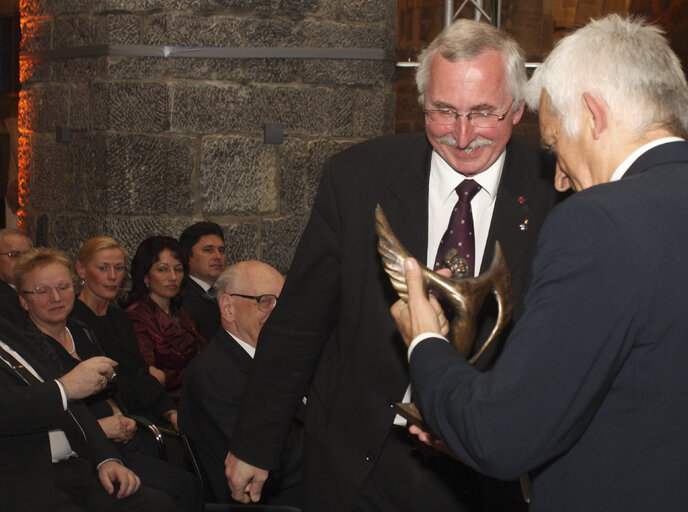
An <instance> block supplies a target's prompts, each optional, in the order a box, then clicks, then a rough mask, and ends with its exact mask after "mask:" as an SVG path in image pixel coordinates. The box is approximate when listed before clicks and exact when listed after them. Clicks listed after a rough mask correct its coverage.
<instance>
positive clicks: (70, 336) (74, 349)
mask: <svg viewBox="0 0 688 512" xmlns="http://www.w3.org/2000/svg"><path fill="white" fill-rule="evenodd" d="M65 330H66V331H67V334H69V339H70V340H72V350H68V351H67V353H68V354H69V355H70V356H73V355H74V353H75V352H76V344H75V343H74V338H73V337H72V333H71V332H70V331H69V329H68V328H67V327H65Z"/></svg>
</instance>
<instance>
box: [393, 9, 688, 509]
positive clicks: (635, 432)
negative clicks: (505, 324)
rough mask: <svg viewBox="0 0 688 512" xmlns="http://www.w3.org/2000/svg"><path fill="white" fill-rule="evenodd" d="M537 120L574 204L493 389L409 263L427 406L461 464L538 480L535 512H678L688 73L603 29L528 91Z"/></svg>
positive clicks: (683, 493)
mask: <svg viewBox="0 0 688 512" xmlns="http://www.w3.org/2000/svg"><path fill="white" fill-rule="evenodd" d="M564 76H566V77H567V79H566V80H562V79H561V78H562V77H564ZM528 103H529V104H530V105H532V106H533V107H537V106H538V104H539V115H540V130H541V133H542V139H543V141H544V143H545V144H547V145H548V146H550V147H551V148H552V149H553V150H554V151H555V152H556V154H557V158H558V166H557V176H556V182H555V183H556V185H557V188H559V189H566V188H568V187H569V186H570V187H573V189H574V190H576V191H577V192H578V193H576V194H575V195H574V196H572V197H571V198H569V199H567V200H566V201H564V202H563V203H562V204H561V205H559V206H558V207H557V208H555V209H554V210H553V211H552V213H551V214H550V216H549V217H548V220H547V221H546V222H545V225H544V226H543V228H542V231H541V234H540V240H539V243H538V252H537V256H536V258H535V262H534V265H533V281H532V285H531V288H530V291H529V292H528V295H527V298H526V302H525V312H524V314H523V316H522V317H521V319H520V320H519V322H518V323H517V324H516V326H515V327H514V329H513V331H512V333H511V336H510V337H509V339H508V341H507V344H506V348H505V350H504V352H503V353H502V355H501V356H500V358H499V360H498V361H497V363H496V365H495V366H494V368H493V369H492V370H491V371H489V372H487V373H483V374H479V373H478V372H476V371H475V369H474V368H472V367H471V366H470V365H469V364H468V363H467V362H466V361H465V360H464V359H463V358H462V357H461V356H459V355H458V353H457V352H456V351H454V350H453V349H452V348H450V347H449V346H448V344H447V343H446V342H445V340H442V339H440V338H439V337H438V335H437V334H432V333H438V332H439V331H438V324H437V318H436V316H435V314H434V310H432V309H431V308H430V305H429V303H428V301H427V300H426V298H425V297H424V296H423V294H422V292H421V290H420V289H419V286H418V282H417V269H418V267H417V265H416V264H414V263H413V262H412V261H411V262H410V263H409V262H407V267H406V268H407V271H406V275H407V280H408V281H409V288H413V290H412V291H413V293H410V296H409V304H408V307H406V305H404V304H403V303H397V304H396V305H395V306H394V308H393V313H394V314H395V317H396V318H398V320H399V325H400V329H401V330H402V332H403V333H404V339H405V340H406V341H407V343H409V342H411V341H412V340H413V342H412V343H411V347H410V349H409V352H410V365H411V378H412V382H413V386H414V390H415V399H416V403H417V404H418V405H419V407H420V409H421V411H422V413H423V416H424V418H425V420H426V421H427V423H428V425H429V426H430V427H431V429H432V430H433V431H434V432H435V433H436V434H437V435H438V437H440V438H441V439H443V440H444V441H446V442H447V443H448V444H449V446H450V447H451V448H452V449H453V451H454V452H455V453H456V454H457V456H458V457H459V459H460V460H462V461H464V462H465V463H466V464H469V465H470V466H472V467H474V468H476V469H478V470H480V471H482V472H485V473H487V474H491V475H494V476H497V477H500V478H509V477H513V476H516V475H519V474H522V473H524V472H526V471H530V472H531V475H532V477H533V480H532V501H531V511H532V512H538V511H551V510H557V511H580V510H586V511H609V510H624V511H646V510H682V509H684V508H685V507H686V503H688V488H687V487H686V485H685V482H686V481H687V480H688V443H687V441H686V436H685V432H686V431H688V410H686V408H685V407H683V404H685V403H686V402H687V401H688V378H687V377H686V368H687V367H688V343H686V341H687V340H686V336H687V334H686V333H688V315H686V307H687V306H688V295H687V294H686V289H688V274H686V272H684V271H683V266H684V264H685V254H686V252H687V251H688V231H687V230H686V226H685V219H686V217H687V216H688V202H687V201H686V192H685V191H686V190H687V189H688V142H686V141H685V137H686V134H688V85H687V84H686V78H685V76H684V75H683V72H682V70H681V64H680V61H679V60H678V59H677V57H676V56H675V55H674V53H673V52H672V51H671V49H670V47H669V45H668V44H667V42H666V40H665V39H664V37H663V36H662V32H661V30H659V29H658V28H656V27H652V26H649V25H646V24H645V23H643V22H639V21H632V20H628V19H623V18H621V17H619V16H618V15H612V16H608V17H606V18H603V19H601V20H597V21H593V22H590V23H589V24H588V25H586V26H585V27H583V28H582V29H580V30H578V31H577V32H575V33H574V34H572V35H570V36H568V37H566V38H564V39H563V40H562V41H561V42H560V43H559V44H558V45H557V47H556V48H555V49H554V51H553V52H552V54H551V55H550V56H549V57H548V58H547V60H546V61H545V62H544V64H543V65H542V66H540V68H538V70H537V71H536V72H535V74H534V76H533V78H532V79H531V82H530V83H529V85H528ZM409 265H410V267H409ZM416 336H418V337H417V338H416ZM428 337H429V338H428ZM421 435H422V439H424V440H425V441H428V440H429V438H428V436H427V434H421Z"/></svg>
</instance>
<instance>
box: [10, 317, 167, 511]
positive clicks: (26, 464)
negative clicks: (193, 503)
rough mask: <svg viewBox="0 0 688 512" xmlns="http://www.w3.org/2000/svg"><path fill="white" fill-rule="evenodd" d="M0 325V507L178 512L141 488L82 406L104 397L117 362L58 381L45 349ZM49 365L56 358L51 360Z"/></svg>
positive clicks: (99, 363)
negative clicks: (85, 401)
mask: <svg viewBox="0 0 688 512" xmlns="http://www.w3.org/2000/svg"><path fill="white" fill-rule="evenodd" d="M39 348H40V347H37V346H33V345H32V344H29V343H27V341H26V340H25V339H24V338H23V335H22V334H21V333H20V331H19V330H17V329H14V327H13V326H11V325H10V324H9V323H6V322H5V321H4V320H0V388H1V389H2V392H1V393H0V502H1V503H2V505H3V509H6V510H12V511H17V512H22V511H27V512H28V511H31V512H33V511H36V510H50V511H59V512H67V511H69V512H78V511H81V510H83V511H93V512H96V511H98V512H100V511H122V512H124V511H133V510H137V511H144V510H145V511H166V512H168V511H169V512H171V511H173V510H175V507H174V502H173V501H172V500H171V498H169V497H168V496H166V495H164V494H162V493H159V492H158V491H154V490H152V489H147V488H145V487H140V485H141V481H140V479H139V478H138V476H136V475H135V474H134V473H133V472H131V471H130V470H129V469H127V468H125V467H124V466H123V465H122V464H121V463H120V462H119V461H118V460H117V458H118V455H119V454H118V452H117V450H115V448H114V447H113V446H112V444H111V443H110V442H109V441H108V440H107V438H106V437H105V434H104V433H103V431H102V430H101V429H100V427H99V425H98V423H97V422H96V420H95V418H94V417H93V416H92V415H91V413H90V412H89V411H88V409H87V408H86V406H84V405H83V404H82V403H81V402H80V399H82V398H85V397H87V396H89V395H91V394H93V393H95V392H98V391H101V390H102V389H104V388H105V386H106V385H107V382H108V379H109V378H112V377H113V375H114V366H115V364H116V363H115V361H113V360H111V359H108V358H105V357H95V358H91V359H89V360H88V361H84V362H83V363H81V364H79V365H78V366H77V367H75V368H74V369H73V370H72V371H70V372H69V373H67V374H65V375H63V376H61V377H60V378H59V379H57V378H56V377H57V375H56V374H55V372H54V366H53V364H54V363H56V361H54V362H53V361H51V360H50V357H51V356H50V355H49V354H50V348H49V347H43V348H44V350H39ZM52 357H55V356H54V354H53V356H52Z"/></svg>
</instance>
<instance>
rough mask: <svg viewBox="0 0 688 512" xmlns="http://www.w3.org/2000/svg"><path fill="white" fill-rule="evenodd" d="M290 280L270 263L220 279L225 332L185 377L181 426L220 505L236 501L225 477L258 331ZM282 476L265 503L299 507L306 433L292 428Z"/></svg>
mask: <svg viewBox="0 0 688 512" xmlns="http://www.w3.org/2000/svg"><path fill="white" fill-rule="evenodd" d="M283 284H284V278H283V277H282V275H281V274H280V273H279V272H278V271H277V270H275V269H274V268H272V267H271V266H270V265H267V264H265V263H262V262H260V261H243V262H241V263H236V264H234V265H232V266H231V267H229V268H227V269H226V270H225V271H224V272H223V273H222V274H220V277H219V278H218V279H217V281H216V283H215V285H216V286H217V291H218V300H219V304H220V312H221V315H222V329H220V330H219V331H218V332H217V334H216V335H215V337H214V338H213V339H212V341H211V342H210V344H209V345H208V347H207V348H206V349H205V350H203V351H202V352H201V353H200V354H199V355H198V356H196V358H194V360H193V361H192V362H191V364H190V365H189V367H188V368H187V370H186V374H185V376H184V385H183V389H182V401H181V404H180V407H179V424H180V427H181V429H182V431H183V432H184V433H185V434H187V435H188V436H189V437H190V438H191V439H192V441H193V442H194V444H195V446H196V450H197V452H198V456H199V459H200V461H201V464H202V466H203V468H204V469H205V473H206V474H207V477H208V480H209V481H210V484H211V487H212V490H213V492H214V494H215V498H216V501H218V502H220V503H229V502H232V499H231V497H230V492H229V487H227V479H226V477H225V465H224V459H225V455H226V454H227V452H228V451H229V442H230V439H231V438H232V430H233V428H234V421H235V420H236V416H237V413H238V410H239V403H240V402H241V398H242V396H243V392H244V387H245V386H246V381H247V379H248V376H249V373H250V371H251V366H252V364H253V356H254V354H255V350H256V345H257V343H258V333H259V332H260V329H261V328H262V326H263V324H264V323H265V321H266V320H267V319H268V317H269V316H270V313H271V312H272V310H273V308H274V306H275V303H276V301H277V299H278V297H279V294H280V292H281V291H282V285H283ZM289 435H290V439H289V441H288V442H287V443H286V449H285V453H284V454H283V463H282V464H281V468H280V469H281V474H280V475H279V476H278V478H276V479H274V480H275V481H274V482H273V484H272V489H270V490H267V489H266V493H265V495H264V499H263V502H268V503H282V504H290V505H297V504H298V496H296V493H297V491H298V488H297V486H298V484H299V483H300V462H301V459H302V450H303V445H302V442H301V439H302V429H301V428H293V429H292V430H290V434H289Z"/></svg>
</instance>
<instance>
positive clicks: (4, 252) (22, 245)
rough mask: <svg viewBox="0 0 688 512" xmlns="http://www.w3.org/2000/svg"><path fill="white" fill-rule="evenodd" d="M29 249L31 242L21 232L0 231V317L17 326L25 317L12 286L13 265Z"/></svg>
mask: <svg viewBox="0 0 688 512" xmlns="http://www.w3.org/2000/svg"><path fill="white" fill-rule="evenodd" d="M31 247H32V244H31V240H30V239H29V238H28V237H27V236H26V235H25V234H24V233H22V232H21V231H19V230H17V229H12V228H6V229H0V315H2V317H3V318H5V319H7V320H9V321H10V322H12V323H14V324H17V325H20V324H22V323H23V322H24V320H25V319H26V315H25V313H24V309H23V308H22V307H21V304H19V297H18V296H17V291H16V289H15V286H14V275H13V271H14V265H15V264H16V263H17V259H18V258H19V256H21V255H22V254H23V253H25V252H26V251H28V250H29V249H31Z"/></svg>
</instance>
